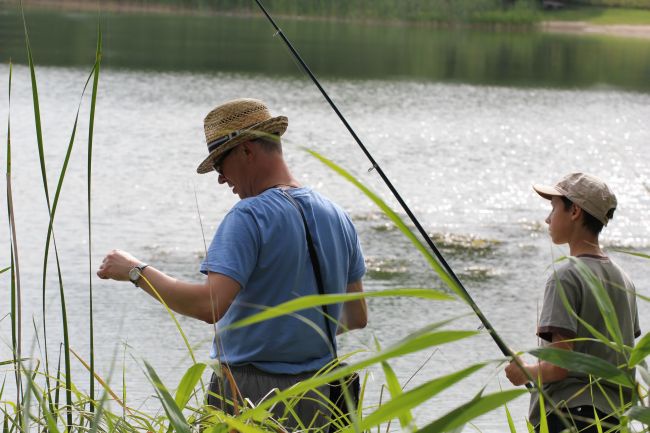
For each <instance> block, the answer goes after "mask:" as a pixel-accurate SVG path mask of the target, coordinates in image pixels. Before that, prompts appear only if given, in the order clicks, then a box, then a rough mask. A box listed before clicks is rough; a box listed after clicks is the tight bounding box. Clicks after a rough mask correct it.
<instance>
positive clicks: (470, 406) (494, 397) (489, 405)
mask: <svg viewBox="0 0 650 433" xmlns="http://www.w3.org/2000/svg"><path fill="white" fill-rule="evenodd" d="M527 392H528V391H526V390H525V389H513V390H508V391H500V392H496V393H494V394H488V395H485V396H479V397H477V398H474V399H472V400H471V401H469V402H468V403H465V404H464V405H462V406H459V407H458V408H456V409H454V410H452V411H451V412H449V413H447V414H446V415H444V416H442V417H441V418H438V419H437V420H435V421H433V422H432V423H430V424H429V425H427V426H426V427H424V428H422V429H420V430H418V431H417V433H443V432H448V431H450V430H452V429H455V428H457V427H460V426H462V425H464V424H466V423H467V422H469V421H471V420H473V419H474V418H476V417H479V416H481V415H483V414H486V413H488V412H490V411H492V410H494V409H496V408H498V407H500V406H503V405H504V404H505V403H507V402H509V401H510V400H513V399H515V398H517V397H519V396H520V395H522V394H524V393H527Z"/></svg>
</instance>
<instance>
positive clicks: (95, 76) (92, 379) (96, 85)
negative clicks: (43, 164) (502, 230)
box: [86, 20, 102, 429]
mask: <svg viewBox="0 0 650 433" xmlns="http://www.w3.org/2000/svg"><path fill="white" fill-rule="evenodd" d="M101 59H102V29H101V26H100V24H99V20H98V24H97V48H96V50H95V66H94V68H93V74H92V75H93V88H92V93H91V100H90V119H89V123H88V177H87V187H86V190H87V208H88V315H89V320H88V326H89V328H90V329H89V339H90V342H89V344H90V405H89V410H90V412H91V413H92V412H93V411H94V404H93V402H94V400H95V331H94V319H93V279H94V277H95V273H94V272H93V261H92V252H93V247H92V245H93V244H92V213H91V211H92V206H91V203H92V160H93V133H94V129H95V107H96V105H97V89H98V88H99V69H100V64H101ZM100 407H101V406H100ZM98 415H99V413H98ZM96 427H97V426H95V429H96Z"/></svg>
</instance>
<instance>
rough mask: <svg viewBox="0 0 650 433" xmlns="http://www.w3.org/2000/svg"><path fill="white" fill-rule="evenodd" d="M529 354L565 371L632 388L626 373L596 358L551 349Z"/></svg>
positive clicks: (631, 382) (532, 351) (632, 383)
mask: <svg viewBox="0 0 650 433" xmlns="http://www.w3.org/2000/svg"><path fill="white" fill-rule="evenodd" d="M529 353H530V354H531V355H533V356H536V357H537V358H539V359H542V360H544V361H548V362H550V363H552V364H555V365H557V366H559V367H562V368H566V369H567V370H571V371H577V372H580V373H584V374H590V375H592V376H595V377H600V378H603V379H607V380H609V381H610V382H614V383H616V384H618V385H621V386H625V387H627V388H633V387H634V382H633V381H632V380H631V379H630V377H629V375H628V374H627V373H625V372H624V371H622V370H621V369H619V368H617V367H616V366H615V365H613V364H610V363H609V362H607V361H604V360H602V359H601V358H598V357H597V356H593V355H589V354H586V353H580V352H573V351H570V350H562V349H554V348H552V347H547V348H538V349H534V350H531V351H529Z"/></svg>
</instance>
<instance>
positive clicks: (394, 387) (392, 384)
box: [381, 361, 413, 431]
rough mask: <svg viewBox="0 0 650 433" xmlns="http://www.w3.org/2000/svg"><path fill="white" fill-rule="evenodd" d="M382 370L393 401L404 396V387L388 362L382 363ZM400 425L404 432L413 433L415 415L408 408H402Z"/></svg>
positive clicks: (399, 416)
mask: <svg viewBox="0 0 650 433" xmlns="http://www.w3.org/2000/svg"><path fill="white" fill-rule="evenodd" d="M381 368H382V369H383V370H384V375H385V376H386V385H387V386H388V392H389V393H390V397H391V401H392V400H394V399H396V398H397V397H399V396H400V395H401V394H402V387H401V386H400V384H399V380H397V375H396V374H395V371H394V370H393V369H392V368H391V366H390V364H388V362H387V361H383V362H382V363H381ZM397 416H398V418H399V423H400V425H401V427H402V430H403V431H412V430H413V426H412V425H411V424H412V423H413V414H412V413H411V410H410V409H408V408H402V410H401V411H400V413H399V414H397Z"/></svg>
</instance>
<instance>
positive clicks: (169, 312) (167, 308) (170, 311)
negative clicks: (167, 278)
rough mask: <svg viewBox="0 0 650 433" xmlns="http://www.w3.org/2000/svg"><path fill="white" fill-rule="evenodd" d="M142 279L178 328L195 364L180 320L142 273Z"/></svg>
mask: <svg viewBox="0 0 650 433" xmlns="http://www.w3.org/2000/svg"><path fill="white" fill-rule="evenodd" d="M142 279H143V280H144V283H145V284H147V285H148V286H149V288H150V289H151V291H152V292H153V293H154V295H156V299H158V301H159V302H160V303H161V304H162V305H163V307H165V310H167V314H169V317H170V318H171V319H172V320H173V321H174V325H175V326H176V329H177V330H178V333H179V334H180V336H181V338H182V339H183V343H185V348H187V352H188V353H189V355H190V358H192V362H193V363H194V364H196V356H194V350H193V349H192V345H191V344H190V341H189V340H188V339H187V335H185V331H183V327H182V326H181V324H180V322H179V321H178V319H177V318H176V314H174V312H173V311H172V309H171V308H169V306H168V305H167V303H166V302H165V300H164V299H163V298H162V296H160V293H158V290H156V288H155V287H154V285H153V284H151V282H150V281H149V280H147V278H146V277H145V276H144V275H142Z"/></svg>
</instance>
